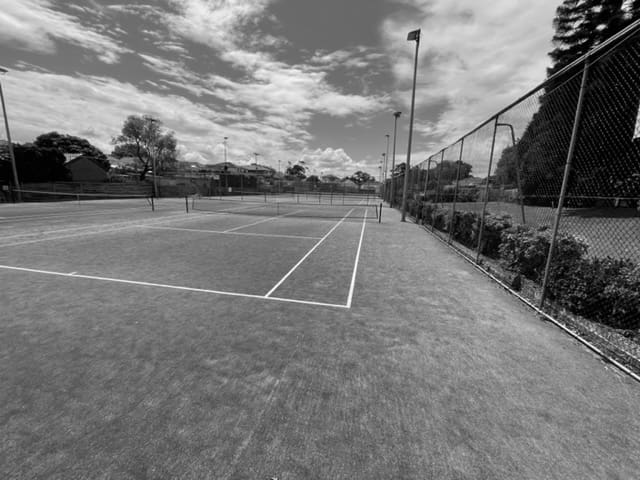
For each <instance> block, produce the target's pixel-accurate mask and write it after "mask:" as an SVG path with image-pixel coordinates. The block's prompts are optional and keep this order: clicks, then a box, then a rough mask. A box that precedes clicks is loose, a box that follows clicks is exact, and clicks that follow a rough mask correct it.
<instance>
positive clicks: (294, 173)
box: [285, 161, 307, 180]
mask: <svg viewBox="0 0 640 480" xmlns="http://www.w3.org/2000/svg"><path fill="white" fill-rule="evenodd" d="M306 171H307V169H306V167H305V166H304V162H302V161H301V162H298V163H296V164H295V165H289V166H288V167H287V170H286V171H285V175H286V176H287V177H289V178H290V179H299V180H304V179H305V178H307V175H306V174H305V172H306Z"/></svg>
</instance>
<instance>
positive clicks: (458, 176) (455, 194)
mask: <svg viewBox="0 0 640 480" xmlns="http://www.w3.org/2000/svg"><path fill="white" fill-rule="evenodd" d="M460 142H461V143H460V155H459V156H458V168H457V169H456V186H455V189H454V190H453V203H452V205H451V222H450V223H449V243H451V240H452V239H453V228H454V225H455V219H456V199H457V198H458V184H459V183H460V166H461V165H462V151H463V150H464V137H463V138H462V140H460Z"/></svg>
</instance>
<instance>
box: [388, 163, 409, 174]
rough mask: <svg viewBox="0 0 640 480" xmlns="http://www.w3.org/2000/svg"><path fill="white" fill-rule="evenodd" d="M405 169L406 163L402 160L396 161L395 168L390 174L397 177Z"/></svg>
mask: <svg viewBox="0 0 640 480" xmlns="http://www.w3.org/2000/svg"><path fill="white" fill-rule="evenodd" d="M406 169H407V165H406V163H404V162H402V163H398V164H397V165H396V166H395V168H394V169H393V171H392V172H391V176H392V177H397V176H400V175H404V171H405V170H406Z"/></svg>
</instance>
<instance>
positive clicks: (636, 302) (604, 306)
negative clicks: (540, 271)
mask: <svg viewBox="0 0 640 480" xmlns="http://www.w3.org/2000/svg"><path fill="white" fill-rule="evenodd" d="M548 292H549V298H551V299H553V300H555V301H556V302H557V303H559V304H560V305H562V306H564V307H566V308H567V309H568V310H570V311H571V312H573V313H576V314H578V315H581V316H584V317H586V318H589V319H591V320H594V321H596V322H600V323H602V324H605V325H609V326H611V327H614V328H628V329H632V328H640V266H638V265H636V264H634V263H633V262H631V261H630V260H620V259H614V258H610V257H607V258H588V259H582V260H580V261H578V262H575V263H574V264H573V265H571V267H570V268H569V267H568V266H567V265H563V266H562V267H560V268H554V269H553V275H552V278H551V281H550V282H549V290H548Z"/></svg>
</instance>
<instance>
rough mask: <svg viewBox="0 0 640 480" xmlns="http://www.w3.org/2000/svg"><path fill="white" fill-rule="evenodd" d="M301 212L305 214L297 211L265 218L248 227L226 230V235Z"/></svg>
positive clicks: (249, 224) (241, 226)
mask: <svg viewBox="0 0 640 480" xmlns="http://www.w3.org/2000/svg"><path fill="white" fill-rule="evenodd" d="M299 212H304V210H296V211H295V212H291V213H285V214H284V215H276V216H274V217H269V218H265V219H262V220H258V221H257V222H253V223H248V224H247V225H240V226H239V227H234V228H230V229H229V230H225V231H224V233H230V232H235V231H236V230H241V229H243V228H247V227H252V226H254V225H259V224H261V223H265V222H270V221H272V220H276V219H278V218H282V217H286V216H289V215H295V214H296V213H299Z"/></svg>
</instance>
